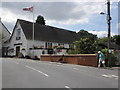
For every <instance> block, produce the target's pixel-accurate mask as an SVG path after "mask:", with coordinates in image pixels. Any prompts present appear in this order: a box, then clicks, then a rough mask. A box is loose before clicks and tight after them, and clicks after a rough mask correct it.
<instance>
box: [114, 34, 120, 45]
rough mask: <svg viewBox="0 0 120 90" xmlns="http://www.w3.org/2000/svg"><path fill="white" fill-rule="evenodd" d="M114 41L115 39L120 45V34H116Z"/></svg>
mask: <svg viewBox="0 0 120 90" xmlns="http://www.w3.org/2000/svg"><path fill="white" fill-rule="evenodd" d="M113 41H114V42H115V43H116V44H118V45H120V35H115V36H113Z"/></svg>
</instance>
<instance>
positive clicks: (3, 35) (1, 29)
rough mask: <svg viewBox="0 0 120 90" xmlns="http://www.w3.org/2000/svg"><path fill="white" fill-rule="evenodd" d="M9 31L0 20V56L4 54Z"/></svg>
mask: <svg viewBox="0 0 120 90" xmlns="http://www.w3.org/2000/svg"><path fill="white" fill-rule="evenodd" d="M10 35H11V33H10V32H9V31H8V29H7V28H6V27H5V25H4V24H3V23H2V22H1V20H0V56H1V55H2V56H5V55H6V53H5V52H6V50H7V49H6V48H7V46H6V43H7V41H8V40H9V38H10Z"/></svg>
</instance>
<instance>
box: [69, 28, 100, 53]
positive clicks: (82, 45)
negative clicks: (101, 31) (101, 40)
mask: <svg viewBox="0 0 120 90" xmlns="http://www.w3.org/2000/svg"><path fill="white" fill-rule="evenodd" d="M78 35H79V37H80V40H79V41H75V42H74V43H73V44H74V46H75V48H74V50H70V51H69V54H93V53H95V52H96V51H97V49H98V44H97V35H94V34H91V33H88V32H87V31H85V30H80V31H79V32H78Z"/></svg>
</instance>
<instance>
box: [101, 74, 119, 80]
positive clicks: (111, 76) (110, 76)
mask: <svg viewBox="0 0 120 90" xmlns="http://www.w3.org/2000/svg"><path fill="white" fill-rule="evenodd" d="M102 76H103V77H106V78H115V79H118V76H116V75H110V74H109V75H105V74H103V75H102Z"/></svg>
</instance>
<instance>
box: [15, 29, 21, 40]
mask: <svg viewBox="0 0 120 90" xmlns="http://www.w3.org/2000/svg"><path fill="white" fill-rule="evenodd" d="M20 38H21V29H17V30H16V40H20Z"/></svg>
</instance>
